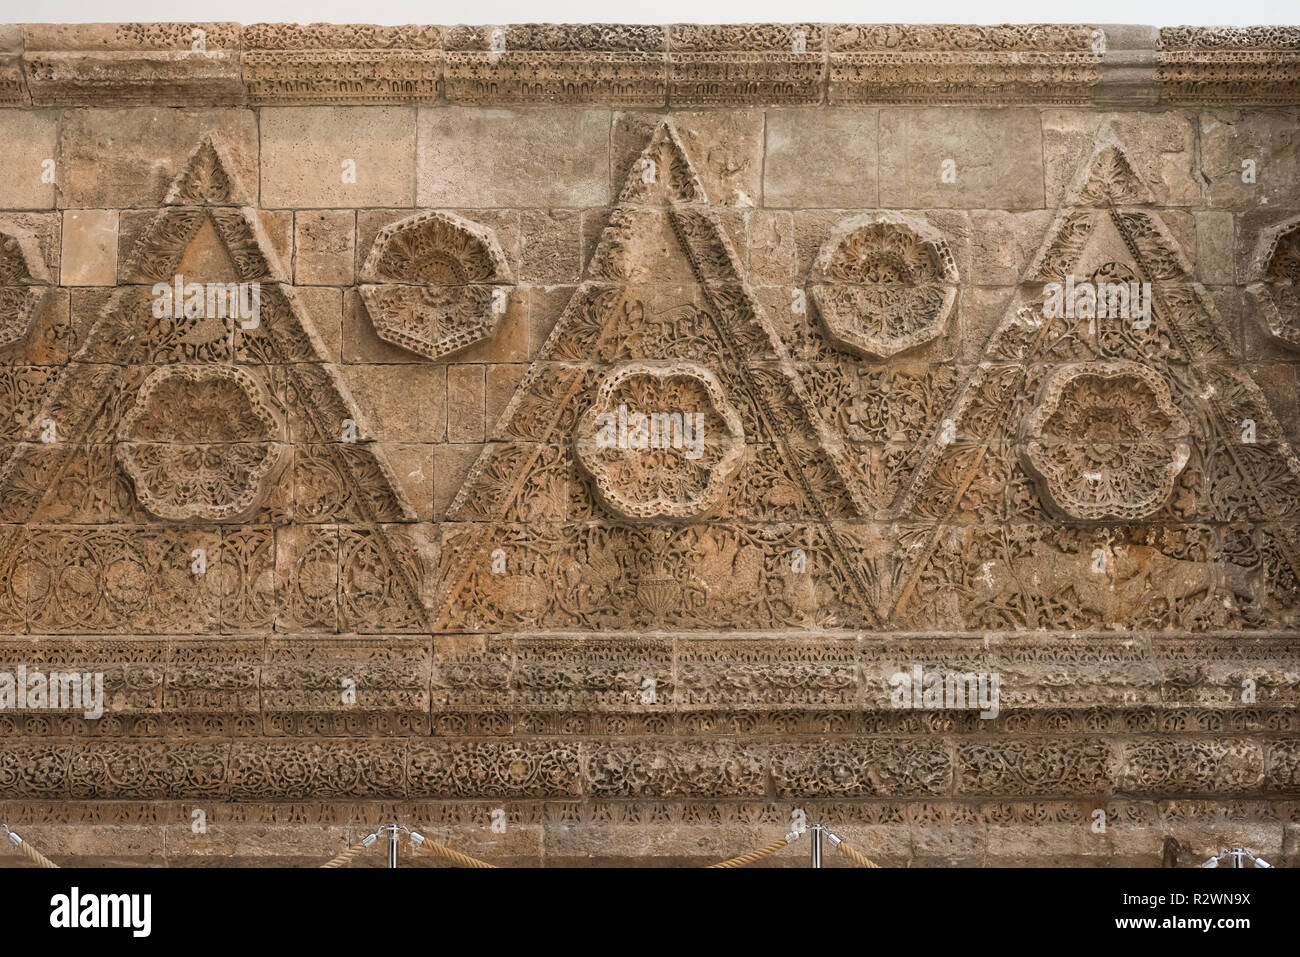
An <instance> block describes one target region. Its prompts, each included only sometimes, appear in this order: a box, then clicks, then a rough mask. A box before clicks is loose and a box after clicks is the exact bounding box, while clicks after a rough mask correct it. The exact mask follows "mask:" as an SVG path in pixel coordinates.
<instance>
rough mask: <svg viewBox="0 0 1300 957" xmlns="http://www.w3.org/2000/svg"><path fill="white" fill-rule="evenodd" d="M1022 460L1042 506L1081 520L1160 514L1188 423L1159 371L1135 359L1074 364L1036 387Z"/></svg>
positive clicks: (1183, 452)
mask: <svg viewBox="0 0 1300 957" xmlns="http://www.w3.org/2000/svg"><path fill="white" fill-rule="evenodd" d="M1024 438H1025V444H1024V446H1023V457H1024V460H1025V463H1026V465H1027V466H1028V467H1029V468H1030V470H1031V471H1032V472H1033V473H1034V474H1035V475H1036V476H1037V477H1038V478H1039V480H1040V483H1041V487H1042V491H1043V492H1044V495H1045V498H1046V499H1047V501H1048V503H1049V504H1050V505H1051V506H1053V507H1054V508H1055V510H1056V511H1058V512H1060V513H1062V514H1063V515H1064V516H1066V517H1069V518H1075V519H1084V520H1103V519H1124V520H1132V519H1140V518H1145V517H1147V516H1149V515H1151V514H1153V513H1154V512H1156V511H1157V510H1159V509H1160V507H1161V506H1162V505H1164V503H1165V502H1166V501H1168V499H1169V496H1170V494H1171V493H1172V492H1173V487H1174V481H1175V480H1176V479H1177V477H1178V475H1179V473H1180V472H1182V470H1183V467H1184V466H1185V465H1186V464H1187V460H1188V457H1189V455H1190V446H1189V444H1188V441H1187V438H1188V423H1187V419H1186V417H1185V416H1184V415H1183V413H1182V412H1181V411H1180V410H1179V408H1178V406H1177V405H1175V403H1174V401H1173V398H1172V396H1171V395H1170V392H1169V386H1168V384H1167V383H1166V382H1165V379H1164V377H1163V376H1162V375H1160V373H1158V372H1156V371H1155V370H1154V369H1152V368H1151V367H1150V366H1146V365H1143V364H1141V363H1138V362H1129V361H1123V360H1117V361H1112V362H1079V363H1071V364H1068V365H1064V366H1061V367H1059V368H1057V369H1056V370H1055V371H1054V372H1053V373H1051V374H1050V375H1049V376H1048V377H1047V380H1046V381H1045V382H1044V383H1043V387H1042V390H1041V393H1040V397H1039V401H1038V405H1037V407H1036V408H1035V409H1034V411H1033V412H1031V413H1030V415H1029V417H1028V419H1027V421H1026V423H1025V430H1024Z"/></svg>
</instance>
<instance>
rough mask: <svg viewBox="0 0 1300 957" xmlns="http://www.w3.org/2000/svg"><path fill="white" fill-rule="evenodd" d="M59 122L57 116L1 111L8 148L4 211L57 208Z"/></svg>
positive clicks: (0, 192)
mask: <svg viewBox="0 0 1300 957" xmlns="http://www.w3.org/2000/svg"><path fill="white" fill-rule="evenodd" d="M58 125H59V118H58V116H57V115H56V114H55V113H52V112H47V111H29V110H0V141H3V142H4V144H5V166H4V177H3V180H2V181H0V205H3V207H4V208H5V209H49V208H50V207H52V206H53V205H54V196H55V183H56V182H57V170H58V165H57V162H56V159H55V157H56V156H57V155H58V145H57V143H56V137H57V130H58Z"/></svg>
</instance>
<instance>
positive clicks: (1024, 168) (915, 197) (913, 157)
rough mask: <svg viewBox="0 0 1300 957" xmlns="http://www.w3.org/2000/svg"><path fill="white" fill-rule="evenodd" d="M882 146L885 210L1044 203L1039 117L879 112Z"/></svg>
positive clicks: (970, 112)
mask: <svg viewBox="0 0 1300 957" xmlns="http://www.w3.org/2000/svg"><path fill="white" fill-rule="evenodd" d="M879 146H880V168H879V177H880V205H882V206H904V207H957V208H963V209H1035V208H1038V207H1041V206H1042V205H1043V182H1044V180H1043V175H1044V170H1043V147H1042V127H1041V125H1040V118H1039V114H1038V112H1037V111H1034V110H960V109H953V110H938V109H933V108H931V109H924V110H919V109H918V110H901V109H887V110H881V111H880V132H879Z"/></svg>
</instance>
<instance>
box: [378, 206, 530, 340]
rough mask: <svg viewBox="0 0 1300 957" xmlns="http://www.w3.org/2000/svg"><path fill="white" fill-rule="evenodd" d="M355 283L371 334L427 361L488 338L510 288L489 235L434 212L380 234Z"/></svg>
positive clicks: (503, 309)
mask: <svg viewBox="0 0 1300 957" xmlns="http://www.w3.org/2000/svg"><path fill="white" fill-rule="evenodd" d="M361 281H362V283H363V285H362V286H361V299H362V301H363V302H364V303H365V305H366V310H367V311H368V312H369V313H370V319H371V322H372V323H373V324H374V327H375V333H376V335H378V336H379V338H381V339H383V340H385V341H386V342H391V343H392V344H393V345H396V346H401V347H402V348H403V349H409V350H410V351H411V352H416V353H418V354H420V355H422V356H425V357H427V358H430V359H438V358H441V357H442V356H445V355H448V354H450V353H453V352H457V351H459V350H461V349H464V348H466V347H467V346H471V345H473V344H474V343H476V342H480V341H482V340H483V339H487V338H490V337H491V336H492V335H494V334H495V333H496V330H497V328H498V327H499V326H500V325H501V320H502V318H503V317H504V316H505V312H506V306H507V304H508V294H509V289H510V286H511V285H513V283H514V279H513V277H512V275H511V272H510V267H509V266H508V265H507V264H506V258H505V255H504V254H503V253H502V252H501V247H500V245H499V244H498V243H497V240H496V235H495V234H494V233H493V232H492V230H491V229H489V228H487V227H486V226H480V225H478V224H477V223H472V222H470V221H469V220H465V219H461V218H460V217H459V216H452V215H449V214H447V213H434V212H429V213H420V214H418V215H416V216H409V217H407V218H406V219H403V220H401V221H400V222H397V223H393V224H392V225H391V226H388V227H386V228H384V229H383V230H381V231H380V233H379V235H378V236H377V237H375V243H374V246H373V247H372V248H371V250H370V255H369V256H368V257H367V259H366V263H365V265H364V266H363V267H362V270H361Z"/></svg>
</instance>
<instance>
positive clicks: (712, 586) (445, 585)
mask: <svg viewBox="0 0 1300 957" xmlns="http://www.w3.org/2000/svg"><path fill="white" fill-rule="evenodd" d="M669 399H671V402H669V401H668V400H669ZM615 400H620V401H623V402H624V404H625V405H626V408H627V409H631V410H635V409H637V408H655V409H659V408H661V406H660V405H655V402H657V401H660V400H664V403H666V404H663V405H662V408H664V409H666V410H672V414H677V413H678V412H682V413H685V414H686V415H692V414H698V415H699V417H700V419H699V421H700V422H701V423H705V422H708V423H711V425H710V426H709V427H710V429H711V430H712V431H711V433H710V436H711V437H710V438H709V439H707V440H706V441H705V442H704V444H703V446H702V447H701V449H700V450H699V451H700V454H701V455H702V459H701V460H700V462H699V463H698V464H696V463H693V462H692V461H690V460H689V457H687V456H686V455H685V453H684V452H679V451H678V448H680V446H678V447H676V448H673V449H668V448H664V449H662V450H660V451H659V452H657V453H655V455H656V458H655V464H654V465H653V467H650V468H649V471H646V468H645V467H643V466H642V465H640V464H636V463H634V462H633V459H634V456H627V455H624V456H622V460H621V461H620V455H619V453H618V449H619V448H620V447H621V446H617V445H614V446H610V447H607V448H606V449H604V450H602V451H600V452H599V453H597V452H596V451H593V449H594V446H595V438H594V436H593V435H587V434H585V433H584V432H583V428H584V427H586V428H588V429H595V428H596V423H597V417H598V415H599V414H600V413H602V412H604V413H607V414H608V415H609V416H610V418H609V420H608V421H609V422H610V424H611V428H613V423H614V422H615V421H618V422H619V423H620V425H621V423H622V422H623V419H622V418H617V419H616V417H615V413H614V411H613V410H614V408H615V407H616V406H617V402H616V401H615ZM674 403H675V404H674ZM606 405H609V408H606ZM665 414H668V413H665ZM709 443H714V444H713V445H712V446H710V444H709ZM739 443H743V445H744V447H745V449H744V451H745V453H746V457H745V461H744V465H743V466H741V467H740V470H739V472H738V473H735V474H733V469H734V468H735V467H736V465H737V462H738V460H737V458H736V453H737V452H738V451H740V448H739ZM841 447H842V441H841V440H840V438H839V436H838V435H837V434H836V433H835V432H833V431H832V430H831V429H829V428H828V427H827V426H826V424H825V423H824V422H823V421H822V420H821V418H820V416H819V415H818V414H817V412H816V411H815V409H814V408H813V406H812V404H811V401H810V399H809V398H808V396H807V392H806V390H805V389H804V387H803V385H802V383H801V382H800V379H799V374H798V372H797V370H796V367H795V364H794V363H793V361H792V360H791V358H790V356H789V354H788V353H787V351H786V348H785V346H784V344H783V343H782V341H781V339H780V337H779V336H778V335H777V334H776V332H775V330H774V329H773V328H772V326H771V325H770V323H769V321H768V320H767V318H766V317H765V315H764V313H763V311H762V309H761V308H760V307H759V306H758V304H757V302H756V301H755V300H754V298H753V297H752V294H751V293H750V291H749V289H748V287H747V285H746V284H745V280H744V272H743V268H742V267H741V265H740V260H739V259H738V257H737V256H736V253H735V251H734V249H733V248H732V245H731V242H730V240H729V238H728V236H727V233H726V230H725V228H724V227H723V226H722V223H721V221H720V220H719V219H718V217H717V214H716V212H715V211H714V210H713V209H712V208H711V207H710V206H709V205H708V203H707V197H706V196H705V195H704V191H703V188H702V186H701V184H700V180H699V177H698V176H697V175H696V173H695V169H694V166H693V164H692V162H691V160H690V158H689V155H688V154H687V152H686V150H685V148H684V147H683V145H682V143H681V140H680V138H679V137H678V134H677V131H676V129H675V127H674V125H673V122H672V120H671V119H669V118H665V119H664V120H663V121H662V122H660V123H659V124H658V126H657V127H656V128H655V130H654V131H653V133H652V134H651V137H650V140H649V142H648V144H647V145H646V147H645V148H644V150H643V151H642V153H641V154H640V156H639V157H638V158H637V160H636V161H635V162H634V163H633V164H632V167H631V169H630V170H629V172H628V179H627V182H626V184H625V186H624V188H623V189H622V191H621V192H620V201H619V204H618V205H617V206H616V207H615V208H614V209H613V211H612V212H611V213H610V216H609V220H608V223H607V225H606V227H605V229H604V231H603V233H602V234H601V238H600V240H599V242H598V243H597V246H596V250H595V253H594V254H593V255H592V257H591V259H590V262H589V264H588V266H587V269H586V275H585V278H584V279H583V281H582V284H581V285H580V286H579V287H578V289H577V290H576V291H575V292H574V294H573V295H572V297H571V298H570V300H569V303H568V305H567V307H566V308H565V310H564V312H563V314H562V315H561V317H560V319H559V320H558V321H557V322H556V324H555V327H554V329H553V330H552V332H551V334H550V336H549V337H548V339H547V340H546V342H545V344H544V345H543V346H542V347H541V349H540V350H539V352H538V353H537V355H536V357H535V358H534V360H533V362H532V364H531V366H530V367H529V370H528V371H527V373H525V375H524V378H523V381H522V382H521V384H520V385H519V387H518V388H517V390H516V391H515V394H514V396H513V397H512V398H511V399H510V401H509V403H508V404H507V406H506V408H505V411H504V412H503V413H502V415H501V417H500V420H499V422H498V423H497V425H496V427H495V428H494V429H493V431H492V434H491V435H490V437H489V443H488V445H487V447H486V448H485V449H484V451H483V452H482V454H481V455H480V457H479V459H478V461H477V462H476V463H475V464H474V466H473V467H472V468H471V470H470V473H469V475H468V477H467V479H466V480H465V482H464V484H463V485H462V486H461V488H460V490H459V492H458V493H457V494H456V496H455V498H454V499H453V501H452V503H451V505H450V507H449V508H448V510H447V515H446V521H445V523H444V532H443V537H444V550H443V558H444V564H443V571H442V574H441V575H440V580H441V583H442V584H441V586H440V592H439V598H438V601H437V605H438V607H439V609H440V611H439V627H440V628H450V629H452V630H460V629H463V628H468V629H469V630H480V629H484V628H488V629H491V628H504V629H507V630H509V629H511V628H522V627H528V626H534V627H539V628H542V629H547V628H558V627H563V628H579V629H587V628H595V629H596V630H601V629H604V628H615V629H626V628H629V627H632V628H635V627H655V628H659V627H662V628H668V629H674V628H686V629H692V628H695V629H698V628H704V627H717V626H720V625H721V624H722V623H723V622H724V621H725V620H726V618H727V616H728V615H730V616H732V620H733V621H741V620H746V619H748V620H749V621H751V622H752V627H755V628H772V627H778V622H783V623H784V626H787V627H788V626H789V624H790V623H791V622H795V621H802V620H804V619H805V618H806V617H807V616H808V615H810V614H812V609H813V606H814V605H815V604H817V603H818V602H819V601H826V603H827V605H828V607H830V606H833V607H834V608H835V609H836V611H835V612H834V614H837V615H840V616H842V617H843V618H844V620H845V621H860V622H864V623H865V622H867V621H869V620H871V614H872V612H871V607H872V605H871V602H870V600H869V595H870V594H871V590H872V588H873V587H874V586H873V584H872V583H871V581H870V579H869V575H868V574H866V572H865V570H864V568H863V566H862V565H861V564H860V563H858V562H856V561H855V560H854V559H853V558H852V557H851V554H852V552H853V551H854V550H855V548H856V545H855V544H854V543H853V540H852V534H853V532H852V531H850V530H849V529H848V528H847V527H846V526H845V525H844V524H843V523H842V522H840V521H838V519H847V518H850V517H852V516H861V515H863V514H866V505H865V503H864V502H862V501H860V500H858V499H856V498H855V497H854V495H855V493H854V490H853V489H854V486H853V485H852V483H851V482H850V481H849V476H848V475H847V473H846V472H845V471H844V469H845V463H844V462H843V461H842V460H841V457H840V453H841ZM656 448H657V447H656ZM575 457H576V459H577V460H578V461H575ZM597 462H599V464H596V463H597ZM579 464H581V466H582V469H583V471H584V472H585V473H586V474H588V475H593V476H594V478H595V484H596V486H597V487H598V489H599V491H600V494H599V501H593V500H591V499H590V498H589V496H588V494H587V492H586V491H585V489H586V480H584V479H580V478H578V477H577V474H576V472H575V469H576V468H577V467H578V465H579ZM646 490H652V491H651V492H650V493H649V497H648V498H647V497H646V494H647V493H646ZM664 495H667V496H668V498H667V499H665V498H663V497H662V496H664ZM705 502H707V506H706V505H705V504H703V503H705ZM778 515H785V516H788V517H789V519H790V521H791V523H792V526H793V528H792V530H791V531H790V533H789V534H790V536H791V540H790V541H789V542H787V543H785V544H784V545H783V544H782V543H781V542H777V541H766V542H764V541H761V540H760V539H762V538H763V535H762V534H758V536H757V538H756V537H755V533H756V531H757V529H756V527H754V525H753V523H754V522H756V521H759V520H760V519H764V520H766V519H771V518H773V517H776V516H778ZM652 518H661V519H665V520H668V521H671V520H673V519H677V520H683V519H685V520H687V521H686V524H684V525H678V526H677V527H676V528H672V527H663V526H661V527H646V526H644V525H642V524H641V523H642V522H643V521H644V520H646V519H652ZM575 519H577V520H580V521H581V522H582V523H583V525H582V526H581V527H577V526H575V525H574V524H573V521H574V520H575ZM795 548H802V549H803V550H804V551H805V552H806V553H808V554H810V555H813V554H815V555H817V556H818V561H822V562H824V563H825V564H824V567H822V568H820V569H819V571H818V574H815V575H807V576H803V578H804V579H806V582H801V581H799V580H791V579H790V578H789V576H786V577H785V578H781V577H780V576H772V575H770V573H769V572H767V571H765V570H764V566H765V565H770V564H771V563H772V562H773V561H774V560H775V561H777V562H778V563H779V561H780V559H779V555H780V554H781V552H782V551H783V550H784V551H789V550H790V549H795ZM502 555H505V561H506V562H507V563H509V562H511V561H515V562H519V563H521V564H523V565H524V569H523V570H518V569H516V570H515V571H513V572H511V573H508V574H505V575H500V574H496V573H494V571H493V568H494V566H499V563H500V562H501V560H502ZM620 555H621V556H622V558H619V557H618V556H620ZM611 563H612V564H611ZM706 566H707V568H706ZM819 580H820V584H818V581H819ZM832 582H834V583H835V586H836V587H835V588H834V589H832V587H831V583H832ZM543 583H545V585H544V584H543ZM760 583H761V587H760ZM551 585H556V586H558V587H557V588H556V589H555V593H554V594H548V587H549V586H551ZM762 588H771V589H776V590H778V591H777V592H775V593H773V594H771V595H766V594H762V593H761V591H762ZM852 596H856V597H852ZM596 606H599V608H597V607H596ZM742 608H743V610H742ZM850 609H854V610H852V611H851V610H850Z"/></svg>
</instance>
